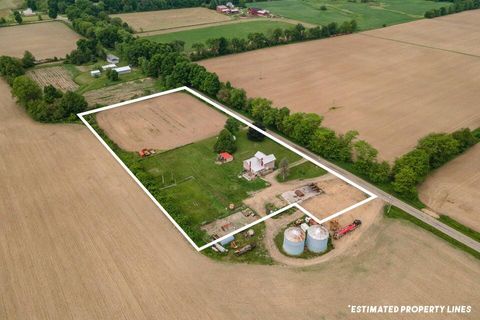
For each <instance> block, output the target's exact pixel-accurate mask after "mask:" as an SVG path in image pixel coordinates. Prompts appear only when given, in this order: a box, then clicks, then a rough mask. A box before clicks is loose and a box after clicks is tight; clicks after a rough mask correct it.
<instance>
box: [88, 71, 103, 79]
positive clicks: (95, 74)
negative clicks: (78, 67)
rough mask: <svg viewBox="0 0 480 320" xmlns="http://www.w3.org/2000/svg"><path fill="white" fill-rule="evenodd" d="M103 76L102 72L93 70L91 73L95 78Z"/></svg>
mask: <svg viewBox="0 0 480 320" xmlns="http://www.w3.org/2000/svg"><path fill="white" fill-rule="evenodd" d="M101 74H102V73H101V72H100V70H92V71H90V75H91V76H92V77H94V78H98V77H100V75H101Z"/></svg>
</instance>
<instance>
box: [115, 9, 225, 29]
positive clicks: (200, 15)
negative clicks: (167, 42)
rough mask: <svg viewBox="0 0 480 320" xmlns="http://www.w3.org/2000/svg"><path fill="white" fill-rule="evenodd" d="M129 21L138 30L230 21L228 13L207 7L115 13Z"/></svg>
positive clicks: (116, 15)
mask: <svg viewBox="0 0 480 320" xmlns="http://www.w3.org/2000/svg"><path fill="white" fill-rule="evenodd" d="M111 17H119V18H120V19H122V20H123V21H124V22H126V23H128V25H129V26H131V27H132V28H133V29H134V30H135V31H136V32H146V31H156V30H165V29H174V28H180V27H186V26H195V25H203V24H205V25H207V24H211V23H216V22H222V21H230V20H231V18H230V17H229V16H227V15H224V14H220V13H217V12H216V11H214V10H209V9H206V8H186V9H172V10H160V11H147V12H134V13H123V14H114V15H111Z"/></svg>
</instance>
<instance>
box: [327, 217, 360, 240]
mask: <svg viewBox="0 0 480 320" xmlns="http://www.w3.org/2000/svg"><path fill="white" fill-rule="evenodd" d="M361 224H362V221H360V220H358V219H356V220H355V221H353V223H351V224H349V225H348V226H345V227H343V228H340V229H338V230H337V231H335V233H334V234H333V238H334V239H335V240H338V239H340V238H341V237H343V236H344V235H346V234H347V233H350V232H352V231H353V230H355V229H357V228H358V227H359V226H360V225H361Z"/></svg>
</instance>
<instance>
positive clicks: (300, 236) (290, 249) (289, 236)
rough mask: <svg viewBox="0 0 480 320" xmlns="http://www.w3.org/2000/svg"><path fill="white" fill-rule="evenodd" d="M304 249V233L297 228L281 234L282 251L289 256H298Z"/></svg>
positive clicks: (291, 228) (288, 229)
mask: <svg viewBox="0 0 480 320" xmlns="http://www.w3.org/2000/svg"><path fill="white" fill-rule="evenodd" d="M304 248H305V232H304V231H303V230H302V229H301V228H298V227H290V228H287V229H286V230H285V232H284V233H283V250H284V251H285V253H287V254H288V255H291V256H298V255H300V254H302V253H303V250H304Z"/></svg>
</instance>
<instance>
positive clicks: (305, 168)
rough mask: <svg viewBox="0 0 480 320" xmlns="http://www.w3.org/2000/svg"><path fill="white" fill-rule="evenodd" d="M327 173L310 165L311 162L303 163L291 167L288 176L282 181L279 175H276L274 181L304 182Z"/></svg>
mask: <svg viewBox="0 0 480 320" xmlns="http://www.w3.org/2000/svg"><path fill="white" fill-rule="evenodd" d="M326 173H327V171H326V170H324V169H322V168H320V167H319V166H317V165H315V164H313V163H311V162H304V163H302V164H299V165H296V166H293V167H291V168H290V169H289V170H288V175H287V176H286V177H285V179H283V178H282V177H281V174H277V176H276V179H277V181H279V182H286V181H291V180H297V179H299V180H305V179H311V178H316V177H319V176H322V175H324V174H326Z"/></svg>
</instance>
